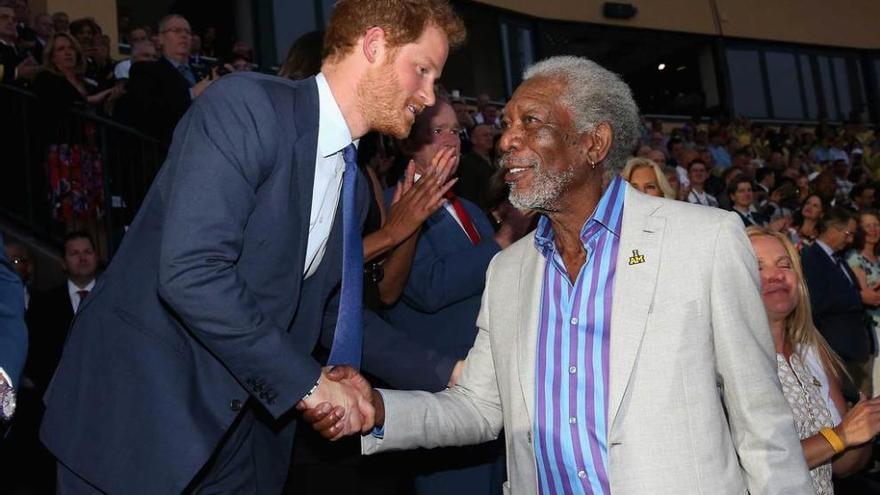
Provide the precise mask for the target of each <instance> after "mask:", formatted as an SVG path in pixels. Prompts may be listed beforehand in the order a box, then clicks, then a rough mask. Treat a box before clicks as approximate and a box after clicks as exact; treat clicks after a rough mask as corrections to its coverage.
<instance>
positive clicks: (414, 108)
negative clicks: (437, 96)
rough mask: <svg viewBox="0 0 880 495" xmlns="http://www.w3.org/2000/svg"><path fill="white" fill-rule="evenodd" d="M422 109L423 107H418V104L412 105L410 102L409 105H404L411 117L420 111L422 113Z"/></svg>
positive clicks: (414, 116)
mask: <svg viewBox="0 0 880 495" xmlns="http://www.w3.org/2000/svg"><path fill="white" fill-rule="evenodd" d="M422 109H423V107H419V106H417V105H414V104H412V103H410V104H409V105H407V106H406V110H407V111H408V112H409V113H411V114H412V116H413V119H415V118H416V117H417V116H418V115H419V114H420V113H422Z"/></svg>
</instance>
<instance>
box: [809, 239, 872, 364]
mask: <svg viewBox="0 0 880 495" xmlns="http://www.w3.org/2000/svg"><path fill="white" fill-rule="evenodd" d="M801 260H802V261H801V262H802V264H803V269H804V277H805V278H806V281H807V287H808V288H809V289H810V303H811V304H812V306H813V321H814V322H815V323H816V328H818V330H819V332H820V333H821V334H822V336H824V337H825V340H827V341H828V344H830V345H831V348H832V349H834V352H836V353H837V354H838V355H839V356H840V357H841V358H843V360H844V361H847V362H864V361H866V360H867V359H868V357H869V356H870V354H871V353H872V352H873V349H872V347H873V340H872V339H871V336H870V334H869V331H870V328H871V327H870V320H869V318H868V315H867V314H866V313H865V310H864V308H863V307H862V298H861V295H860V293H859V289H858V286H857V285H855V284H858V281H857V279H856V276H855V274H853V273H852V270H850V269H849V267H848V266H846V264H845V263H844V267H845V268H846V270H847V272H848V273H849V276H850V278H849V279H848V278H847V277H846V275H844V273H843V271H842V270H841V269H840V267H839V266H838V265H837V264H836V263H835V262H834V260H832V258H831V257H830V256H828V254H827V253H826V252H825V251H824V250H823V249H822V246H820V245H819V244H818V243H813V244H812V245H811V246H808V247H806V248H804V250H803V252H802V253H801ZM850 279H851V280H852V282H851V281H850Z"/></svg>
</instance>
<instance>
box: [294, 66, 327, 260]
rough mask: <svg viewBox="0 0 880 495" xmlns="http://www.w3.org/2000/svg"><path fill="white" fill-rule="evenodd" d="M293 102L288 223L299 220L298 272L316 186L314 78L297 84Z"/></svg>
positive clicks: (316, 89)
mask: <svg viewBox="0 0 880 495" xmlns="http://www.w3.org/2000/svg"><path fill="white" fill-rule="evenodd" d="M293 101H294V108H293V109H292V110H293V115H294V119H295V125H296V130H297V135H298V136H299V138H298V139H297V140H296V142H295V143H294V144H293V147H294V163H293V164H292V165H293V170H292V172H291V174H290V177H291V180H292V181H293V183H292V184H291V187H290V190H291V193H295V194H296V197H295V198H291V200H292V201H294V204H293V207H294V208H295V210H296V212H295V213H294V214H293V215H292V218H291V220H294V221H298V222H299V224H298V225H296V230H297V232H298V235H297V237H296V239H297V241H296V242H297V250H296V252H297V253H300V255H301V256H300V259H299V260H298V262H299V266H300V271H301V270H302V266H303V264H305V254H306V244H307V243H308V239H309V221H310V214H311V211H312V192H313V188H314V183H315V160H316V155H317V150H318V126H319V124H320V122H319V121H320V109H319V107H318V86H317V83H316V82H315V80H314V78H309V79H308V80H307V81H304V83H303V84H301V85H299V87H298V88H297V92H296V98H295V99H294V100H293Z"/></svg>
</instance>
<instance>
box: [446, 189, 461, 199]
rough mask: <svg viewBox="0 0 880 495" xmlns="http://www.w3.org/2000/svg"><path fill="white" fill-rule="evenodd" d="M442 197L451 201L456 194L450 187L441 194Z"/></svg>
mask: <svg viewBox="0 0 880 495" xmlns="http://www.w3.org/2000/svg"><path fill="white" fill-rule="evenodd" d="M443 197H444V198H446V199H448V200H449V201H453V200H454V199H455V198H457V197H458V196H456V195H455V192H454V191H453V190H452V189H450V190H448V191H446V193H445V194H443Z"/></svg>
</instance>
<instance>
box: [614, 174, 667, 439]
mask: <svg viewBox="0 0 880 495" xmlns="http://www.w3.org/2000/svg"><path fill="white" fill-rule="evenodd" d="M623 208H624V209H623V224H622V228H621V238H620V247H619V251H618V255H617V267H616V271H615V280H614V301H613V303H612V308H611V357H610V361H611V362H610V373H609V374H610V376H609V381H610V384H609V392H608V429H609V430H610V429H611V427H612V426H613V425H614V420H615V418H616V417H617V412H618V410H619V409H620V404H621V402H622V400H623V397H624V395H625V393H626V388H627V385H628V384H629V380H630V376H631V375H632V371H633V367H634V365H635V360H636V357H637V356H638V353H639V348H640V347H641V343H642V337H643V336H644V333H645V327H646V324H647V321H648V313H649V311H650V308H651V301H652V300H653V299H654V288H655V286H656V284H657V270H658V268H659V266H660V258H661V255H662V253H661V252H660V251H661V246H662V241H663V231H664V229H665V226H666V220H665V219H664V218H662V217H656V216H652V215H653V213H654V211H656V210H657V209H658V208H659V207H658V206H657V205H656V203H653V202H649V201H647V200H646V199H645V198H644V197H640V193H638V192H636V191H635V190H634V189H633V188H631V187H627V188H626V198H625V202H624V207H623ZM636 251H637V252H636ZM631 258H632V264H630V263H631V261H630V260H631Z"/></svg>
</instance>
